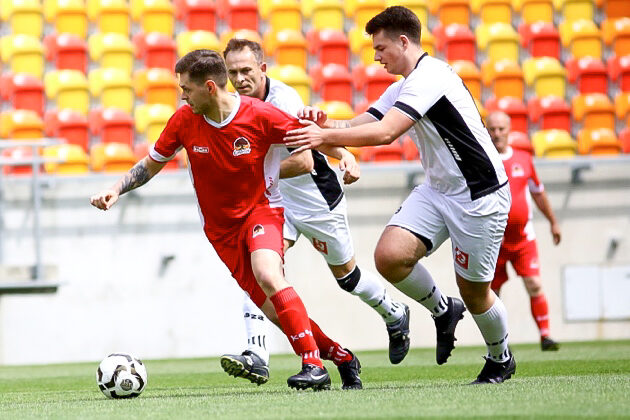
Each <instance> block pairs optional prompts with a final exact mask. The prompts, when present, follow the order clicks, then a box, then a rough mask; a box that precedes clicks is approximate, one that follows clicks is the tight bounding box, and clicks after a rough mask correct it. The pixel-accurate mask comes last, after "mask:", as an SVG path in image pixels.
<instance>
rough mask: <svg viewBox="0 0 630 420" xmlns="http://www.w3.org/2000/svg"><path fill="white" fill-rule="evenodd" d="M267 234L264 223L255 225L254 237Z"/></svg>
mask: <svg viewBox="0 0 630 420" xmlns="http://www.w3.org/2000/svg"><path fill="white" fill-rule="evenodd" d="M264 234H265V227H264V226H263V225H256V226H254V230H253V231H252V238H255V237H256V236H258V235H264Z"/></svg>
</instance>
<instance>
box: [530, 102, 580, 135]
mask: <svg viewBox="0 0 630 420" xmlns="http://www.w3.org/2000/svg"><path fill="white" fill-rule="evenodd" d="M527 109H528V111H529V118H530V121H531V122H533V123H539V125H540V129H541V130H550V129H553V128H555V129H558V130H565V131H571V107H570V106H569V104H567V103H566V102H565V100H564V99H563V98H559V97H557V96H544V97H542V98H538V97H534V98H531V99H530V100H529V102H528V103H527Z"/></svg>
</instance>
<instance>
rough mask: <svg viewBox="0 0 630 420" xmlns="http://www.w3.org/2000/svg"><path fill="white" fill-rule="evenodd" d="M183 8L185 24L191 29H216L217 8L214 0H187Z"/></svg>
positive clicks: (210, 30) (211, 30)
mask: <svg viewBox="0 0 630 420" xmlns="http://www.w3.org/2000/svg"><path fill="white" fill-rule="evenodd" d="M182 9H183V19H184V25H185V26H186V29H188V30H189V31H196V30H202V31H209V32H215V31H216V29H217V10H216V5H215V3H214V2H213V1H211V0H185V1H184V7H183V8H182Z"/></svg>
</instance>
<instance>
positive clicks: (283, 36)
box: [265, 29, 308, 69]
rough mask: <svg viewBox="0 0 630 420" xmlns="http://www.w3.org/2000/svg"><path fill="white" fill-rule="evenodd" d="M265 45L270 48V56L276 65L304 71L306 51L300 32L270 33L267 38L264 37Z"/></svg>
mask: <svg viewBox="0 0 630 420" xmlns="http://www.w3.org/2000/svg"><path fill="white" fill-rule="evenodd" d="M265 45H266V46H271V52H272V54H270V55H273V57H274V61H275V63H276V64H277V65H279V66H284V65H293V66H298V67H302V68H303V69H306V65H307V61H308V51H307V45H306V38H304V35H302V32H300V31H296V30H293V29H283V30H281V31H279V32H270V33H269V37H265ZM266 48H267V47H266Z"/></svg>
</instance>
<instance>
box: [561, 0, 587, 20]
mask: <svg viewBox="0 0 630 420" xmlns="http://www.w3.org/2000/svg"><path fill="white" fill-rule="evenodd" d="M554 6H555V8H556V10H559V11H560V13H561V15H562V17H561V20H562V21H563V22H569V23H570V22H573V21H575V20H580V19H587V20H590V21H592V20H594V18H595V2H594V1H593V0H554Z"/></svg>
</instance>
